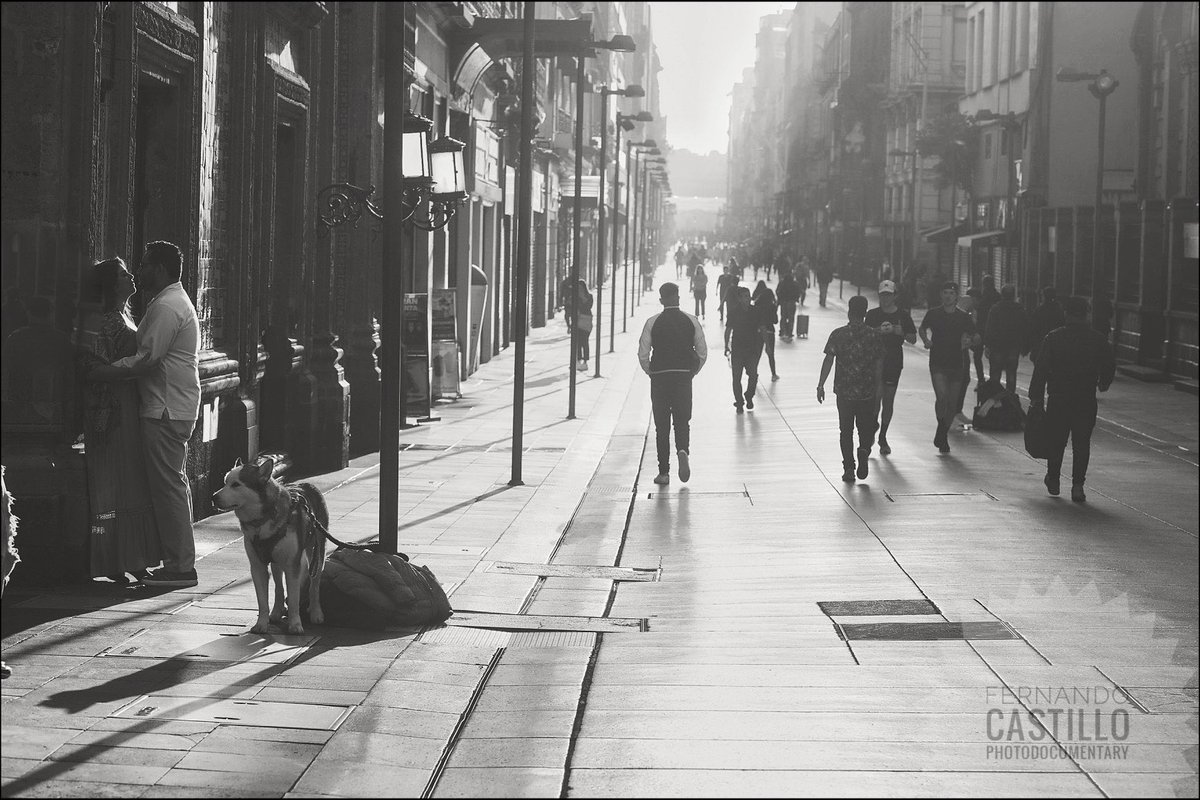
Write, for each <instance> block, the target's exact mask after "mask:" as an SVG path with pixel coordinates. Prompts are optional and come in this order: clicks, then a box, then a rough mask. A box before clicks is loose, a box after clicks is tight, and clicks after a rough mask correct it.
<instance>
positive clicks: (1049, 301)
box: [1029, 286, 1067, 362]
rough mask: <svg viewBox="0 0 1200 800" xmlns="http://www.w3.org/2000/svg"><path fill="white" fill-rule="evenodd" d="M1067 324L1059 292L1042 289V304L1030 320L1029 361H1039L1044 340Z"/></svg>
mask: <svg viewBox="0 0 1200 800" xmlns="http://www.w3.org/2000/svg"><path fill="white" fill-rule="evenodd" d="M1066 324H1067V315H1066V314H1064V313H1063V307H1062V304H1061V303H1059V302H1058V290H1057V289H1055V288H1054V287H1053V286H1047V287H1045V288H1044V289H1042V304H1041V305H1040V306H1038V307H1037V308H1035V309H1034V310H1033V318H1032V319H1031V320H1030V325H1029V327H1030V335H1029V360H1030V361H1034V362H1036V361H1037V356H1038V352H1039V351H1040V350H1041V347H1042V340H1043V339H1045V338H1046V334H1048V333H1049V332H1050V331H1052V330H1056V329H1058V328H1061V327H1062V326H1063V325H1066Z"/></svg>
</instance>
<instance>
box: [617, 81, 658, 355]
mask: <svg viewBox="0 0 1200 800" xmlns="http://www.w3.org/2000/svg"><path fill="white" fill-rule="evenodd" d="M633 88H634V87H632V86H630V87H628V88H627V89H626V91H629V90H630V89H633ZM637 88H638V89H641V87H640V86H639V87H637ZM643 92H644V90H643ZM628 96H629V97H633V96H635V95H628ZM638 96H641V95H638ZM653 120H654V115H653V114H651V113H650V112H649V111H639V112H638V113H636V114H622V113H621V112H620V111H618V112H617V144H616V147H615V148H613V152H614V153H615V154H616V158H615V160H616V162H617V164H616V170H615V171H614V173H613V174H614V178H613V238H612V276H613V291H611V292H609V293H608V301H609V314H608V352H610V353H611V352H612V351H613V339H614V336H615V330H616V318H617V292H616V288H617V287H616V282H617V231H618V230H620V227H621V226H620V224H619V222H618V221H619V219H620V215H619V214H618V211H619V209H620V205H621V160H620V155H621V131H622V130H627V131H632V130H633V128H634V123H635V122H652V121H653ZM606 152H607V151H606ZM629 182H630V170H629V147H628V146H626V148H625V187H626V189H625V230H626V231H627V232H628V230H629ZM626 235H627V236H628V233H626ZM624 272H625V292H624V294H628V293H629V264H628V263H626V264H625V270H624ZM622 303H623V301H622ZM628 321H629V317H628V315H627V314H626V313H625V311H624V309H622V314H621V333H625V331H626V330H627V328H626V323H627V322H628Z"/></svg>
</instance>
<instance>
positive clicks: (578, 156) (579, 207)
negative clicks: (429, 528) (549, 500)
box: [567, 15, 637, 419]
mask: <svg viewBox="0 0 1200 800" xmlns="http://www.w3.org/2000/svg"><path fill="white" fill-rule="evenodd" d="M583 19H586V20H588V24H589V25H591V16H590V15H584V17H583ZM636 49H637V45H636V44H635V43H634V41H633V37H632V36H626V35H625V34H618V35H616V36H614V37H613V38H612V39H609V40H608V41H606V42H588V43H587V44H585V45H583V46H582V47H581V48H580V49H579V51H578V52H577V53H576V54H575V65H576V66H575V237H574V241H575V244H574V249H573V252H572V255H573V258H572V259H571V295H570V298H569V302H570V304H571V320H572V324H574V322H575V321H576V320H578V318H579V317H578V312H579V260H580V258H581V257H582V252H581V251H582V250H583V226H582V222H583V220H582V216H583V102H584V97H583V96H584V94H585V92H584V78H585V77H586V75H585V74H584V70H583V63H584V62H583V60H584V59H585V58H594V57H595V55H596V52H595V51H596V50H615V51H618V52H622V53H632V52H633V51H634V50H636ZM599 291H601V292H602V291H603V287H600V289H599ZM602 302H603V295H601V297H599V298H597V308H596V317H597V319H598V317H599V312H600V308H599V305H600V303H602ZM598 324H599V322H597V325H598ZM568 338H569V339H570V342H571V358H570V365H569V366H570V374H571V380H570V384H571V385H570V388H569V390H568V392H567V419H575V383H576V373H577V370H578V367H577V365H576V363H575V330H574V328H572V330H571V335H570V336H569V337H568ZM597 355H598V354H597Z"/></svg>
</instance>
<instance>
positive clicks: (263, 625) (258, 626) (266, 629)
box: [250, 619, 271, 635]
mask: <svg viewBox="0 0 1200 800" xmlns="http://www.w3.org/2000/svg"><path fill="white" fill-rule="evenodd" d="M250 632H251V633H260V634H263V635H266V634H268V633H270V632H271V626H270V624H269V623H268V622H267V620H265V619H260V620H259V621H258V622H256V623H254V627H253V628H251V629H250Z"/></svg>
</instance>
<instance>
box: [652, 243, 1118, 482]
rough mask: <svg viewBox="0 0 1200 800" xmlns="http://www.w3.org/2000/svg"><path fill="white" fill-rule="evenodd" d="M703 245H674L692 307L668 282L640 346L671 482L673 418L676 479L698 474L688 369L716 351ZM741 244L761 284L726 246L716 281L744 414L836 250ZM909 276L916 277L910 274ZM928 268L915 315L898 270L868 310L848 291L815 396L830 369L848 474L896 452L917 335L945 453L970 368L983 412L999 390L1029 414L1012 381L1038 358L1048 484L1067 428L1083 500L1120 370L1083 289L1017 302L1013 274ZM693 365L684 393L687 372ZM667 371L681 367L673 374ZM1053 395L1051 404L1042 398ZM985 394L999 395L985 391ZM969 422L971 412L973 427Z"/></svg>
mask: <svg viewBox="0 0 1200 800" xmlns="http://www.w3.org/2000/svg"><path fill="white" fill-rule="evenodd" d="M702 252H703V251H702V250H698V249H697V248H696V247H695V246H691V247H688V248H685V247H684V246H683V245H681V246H680V247H679V249H678V250H677V251H676V254H675V260H676V265H677V274H678V275H679V276H680V277H682V276H683V275H684V273H685V271H686V277H687V279H688V281H689V283H688V285H689V287H690V289H691V291H692V294H693V297H694V300H695V314H694V315H690V314H685V313H683V312H681V311H679V309H678V294H679V289H678V286H677V285H675V284H670V283H668V284H664V285H663V286H662V287H661V290H660V294H661V300H662V302H663V305H664V311H663V313H661V314H657V315H655V316H654V317H653V318H651V320H650V321H648V322H647V325H646V328H645V329H644V331H643V334H642V340H641V343H640V347H639V357H640V359H641V362H642V367H643V369H644V370H646V372H647V373H648V374H649V375H650V376H651V379H652V381H651V382H652V387H651V393H652V404H653V406H654V409H655V411H654V419H655V424H656V428H657V435H658V441H659V448H658V451H659V474H658V476H657V477H656V479H655V481H656V482H657V483H659V484H665V483H667V482H668V481H669V480H670V474H669V473H670V469H669V466H670V461H669V456H670V448H669V447H668V445H667V442H668V441H669V428H670V426H672V425H673V426H674V428H675V435H676V448H675V449H676V451H677V453H679V459H680V463H681V467H680V470H681V471H680V478H681V479H682V480H687V478H686V477H684V474H685V473H686V474H687V475H689V476H690V471H691V468H690V464H688V457H687V452H688V447H689V439H688V434H687V421H688V420H690V417H691V391H690V380H691V377H694V375H695V374H696V372H698V371H699V367H700V366H702V365H703V363H704V360H705V358H706V356H707V353H706V351H705V350H704V342H703V333H702V328H701V323H700V321H701V320H702V319H704V313H705V303H704V301H705V298H706V297H707V285H708V277H707V274H706V273H705V272H704V264H705V263H706V260H705V259H704V258H703V257H701V258H700V260H699V262H698V263H693V261H694V259H695V258H696V257H697V256H701V255H702ZM746 252H749V253H750V255H749V256H748V259H749V263H750V266H751V268H752V269H753V280H755V281H756V283H755V286H754V289H753V291H751V289H750V287H748V286H743V285H742V281H743V280H744V279H745V277H746V275H745V272H744V267H743V264H742V263H741V262H740V261H739V259H738V256H737V254H736V253H734V252H731V251H725V252H723V255H728V258H727V260H725V261H724V262H723V263H721V264H720V265H719V266H720V273H719V274H718V275H717V277H716V281H715V291H716V300H717V309H718V315H719V318H720V321H721V324H722V328H723V342H724V353H725V356H726V358H727V359H728V362H729V370H730V385H731V389H732V392H733V405H734V410H735V412H736V413H737V414H744V413H745V412H746V411H748V410H753V409H754V401H755V396H756V394H757V393H758V382H759V365H760V362H761V360H762V357H763V355H766V357H767V364H768V367H769V369H770V374H771V379H772V381H777V380H779V379H780V376H779V373H778V370H777V367H776V359H775V343H776V339H777V338H778V339H779V340H782V341H785V342H791V341H793V340H794V338H795V337H796V336H797V335H806V334H807V321H808V317H807V316H806V315H805V314H803V313H802V309H803V307H804V305H805V300H806V295H807V289H808V287H809V285H810V283H809V280H810V275H812V276H813V277H814V279H815V282H816V284H817V286H818V290H819V297H818V303H819V304H820V306H822V307H825V306H826V303H827V301H828V287H829V284H830V282H831V281H832V277H833V271H832V267H831V265H830V263H829V260H828V259H827V258H826V257H825V256H824V254H821V253H815V254H813V256H812V258H811V259H810V257H809V256H808V255H804V256H802V257H800V258H799V259H797V260H795V261H793V260H792V259H791V258H790V257H789V255H788V254H787V253H786V252H783V251H772V250H771V249H770V248H768V247H765V246H762V247H759V248H757V249H752V250H748V251H747V250H746V249H745V248H742V253H743V254H745V253H746ZM685 268H686V269H685ZM714 268H715V267H714ZM760 270H761V271H762V272H763V274H764V277H763V278H762V279H758V274H759V271H760ZM772 272H774V274H775V276H776V280H777V283H776V289H775V291H772V289H771V287H770V286H769V285H768V281H769V280H770V279H771V273H772ZM904 277H905V279H906V280H909V281H910V282H911V276H910V275H909V274H907V273H906V274H905V276H904ZM922 277H923V283H922V285H921V288H922V289H924V288H925V286H928V285H929V282H931V281H937V280H939V279H940V281H939V282H938V283H937V285H936V294H935V295H933V297H931V302H930V307H929V309H928V310H927V311H926V312H925V313H924V315H923V316H922V318H921V321H920V323H919V324H917V323H916V322H915V320H914V317H913V314H912V311H911V310H910V304H909V303H902V302H901V299H902V297H903V296H905V295H907V296H909V297H911V296H913V294H915V291H914V288H913V287H912V286H910V287H909V288H908V289H907V290H906V291H903V292H902V291H898V285H897V282H896V281H895V280H893V279H892V278H891V276H890V271H889V274H888V275H886V277H885V279H884V280H882V281H881V282H880V283H879V286H878V298H879V302H878V305H877V306H876V307H875V308H868V305H869V303H868V300H867V298H866V297H863V296H861V295H856V296H854V297H851V298H850V300H849V302H848V304H847V306H848V310H847V317H848V320H847V324H846V325H843V326H842V327H839V328H837V329H836V330H834V331H833V332H832V333H831V334H830V335H829V338H828V340H827V341H826V344H825V347H824V351H823V353H824V361H823V362H822V364H821V371H820V377H819V379H818V383H817V402H818V403H823V402H824V400H825V386H826V383H827V381H828V378H829V376H830V374H831V373H833V374H834V380H833V392H834V394H835V395H836V396H837V410H838V421H839V439H840V447H841V453H842V466H843V473H842V478H843V480H845V481H846V482H848V483H853V482H855V481H856V480H862V479H865V478H866V477H867V476H868V474H869V457H870V455H871V452H872V450H873V448H874V446H875V445H876V443H877V444H878V446H879V452H880V454H881V455H884V456H887V455H891V454H892V445H891V443H890V442H889V441H888V432H889V430H890V428H891V426H892V423H893V420H894V416H895V399H896V392H897V390H898V388H899V385H900V379H901V375H902V373H903V369H904V350H905V347H904V345H905V344H906V343H907V344H910V345H912V344H916V342H917V341H918V339H919V340H920V341H921V343H922V346H923V347H924V348H925V349H926V350H928V351H929V362H928V363H929V376H930V384H931V387H932V389H933V394H934V408H933V411H934V418H935V423H936V424H935V433H934V437H933V445H934V447H936V448H937V449H938V451H939V452H940V453H942V454H948V453H950V436H949V435H950V432H951V429H952V428H953V426H954V424H955V421H956V420H957V419H959V418H960V416H963V411H964V406H965V402H966V396H967V393H968V388H969V386H970V384H971V377H972V372H974V377H975V380H976V387H975V388H976V395H977V399H978V401H979V402H978V404H977V405H976V410H975V419H976V420H978V419H979V417H980V414H981V413H983V414H985V415H986V414H987V413H990V411H989V410H990V409H992V408H993V407H995V408H1003V407H1005V406H1004V405H1003V404H1002V403H1000V402H998V401H997V398H1000V397H1002V396H1004V395H1007V397H1008V400H1010V401H1012V402H1013V403H1015V406H1016V408H1017V409H1018V411H1017V413H1018V414H1019V415H1020V416H1021V418H1022V419H1023V416H1024V412H1023V411H1020V401H1019V400H1016V399H1015V398H1016V394H1015V393H1016V389H1017V385H1016V379H1017V370H1018V367H1019V364H1020V360H1021V358H1022V357H1029V358H1030V359H1031V361H1033V363H1034V365H1035V370H1034V379H1033V381H1032V383H1031V385H1030V387H1029V398H1030V404H1031V406H1037V407H1039V410H1040V407H1041V405H1042V404H1043V403H1045V404H1046V409H1045V413H1046V419H1047V425H1046V427H1047V442H1048V444H1049V448H1050V451H1051V456H1050V458H1049V459H1048V465H1047V472H1046V477H1045V485H1046V488H1047V490H1048V491H1049V493H1050V494H1052V495H1057V494H1059V481H1060V479H1059V472H1060V471H1061V468H1062V462H1063V454H1064V452H1065V448H1066V444H1067V441H1068V439H1069V440H1071V442H1072V446H1073V450H1074V461H1073V472H1072V492H1071V498H1072V500H1075V501H1076V502H1083V501H1084V500H1085V493H1084V491H1083V485H1084V480H1085V478H1086V472H1087V466H1088V459H1089V454H1090V438H1091V433H1092V429H1093V428H1094V426H1095V421H1096V391H1105V390H1106V389H1107V388H1108V386H1109V384H1110V383H1111V382H1112V380H1113V375H1114V371H1115V359H1114V358H1113V351H1112V347H1111V346H1110V345H1109V344H1108V340H1107V337H1106V336H1105V335H1104V333H1103V332H1102V331H1100V330H1097V327H1096V325H1095V324H1094V323H1090V322H1089V313H1090V308H1089V305H1088V302H1087V300H1085V299H1082V298H1077V297H1073V298H1069V300H1068V301H1067V302H1066V303H1065V304H1060V303H1059V302H1058V300H1057V296H1056V293H1055V290H1054V288H1053V287H1046V288H1045V289H1043V290H1042V292H1041V303H1040V305H1038V306H1037V308H1036V309H1035V310H1034V311H1033V312H1032V313H1028V312H1026V310H1025V308H1024V306H1023V305H1022V304H1021V303H1020V302H1018V300H1017V295H1016V289H1015V287H1013V286H1011V285H1006V286H1003V287H1001V288H1000V289H997V288H996V285H995V280H994V279H993V277H992V276H990V275H985V276H983V277H982V278H981V280H980V281H979V285H978V287H972V288H970V289H968V291H967V292H966V293H965V294H964V293H962V292H961V291H960V287H959V285H958V284H957V283H955V282H953V281H950V280H946V279H944V276H942V275H940V274H935V275H932V276H922ZM929 291H930V292H931V293H932V292H933V291H934V288H933V286H929ZM934 298H936V302H934V301H933V299H934ZM801 323H803V324H801ZM776 325H778V332H776V327H775V326H776ZM660 353H661V355H659V354H660ZM656 359H657V360H656ZM985 359H986V362H987V364H986V367H987V368H986V370H985V365H984V361H985ZM663 364H670V365H672V366H670V367H664V366H662V365H663ZM656 365H657V366H656ZM688 365H691V366H690V367H689V366H688ZM835 367H836V371H835ZM689 371H690V374H688V379H687V380H688V384H687V386H688V388H687V392H686V403H685V402H684V400H683V399H682V398H683V389H682V388H681V387H682V380H683V379H682V378H681V377H680V376H681V375H683V374H684V373H688V372H689ZM668 374H669V375H671V376H673V377H664V376H667V375H668ZM672 381H673V382H672ZM1047 392H1048V393H1049V400H1048V401H1046V400H1044V396H1045V395H1046V394H1047ZM989 399H991V400H992V402H987V401H988V400H989ZM969 424H970V421H969V420H968V422H967V423H965V424H964V427H966V426H968V425H969ZM979 424H980V425H981V426H982V424H983V423H979ZM1019 425H1020V422H1019V421H1018V426H1019ZM856 434H857V437H858V438H857V442H856V441H855V435H856ZM684 465H686V468H685V466H684Z"/></svg>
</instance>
